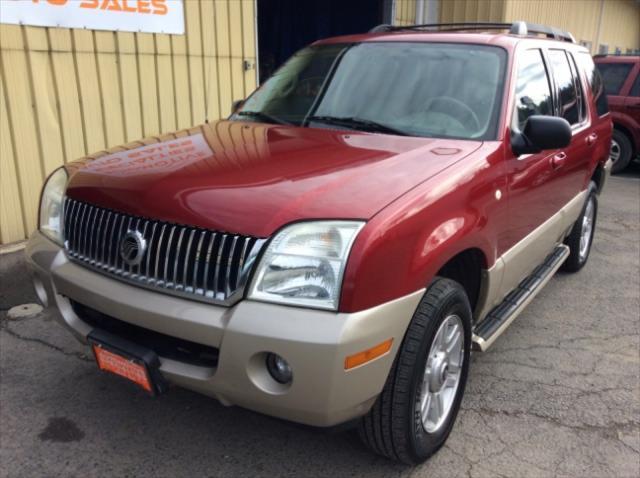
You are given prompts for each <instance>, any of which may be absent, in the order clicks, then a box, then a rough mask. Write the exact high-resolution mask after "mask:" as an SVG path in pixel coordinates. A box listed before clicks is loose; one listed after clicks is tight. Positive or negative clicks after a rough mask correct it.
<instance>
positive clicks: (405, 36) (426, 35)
mask: <svg viewBox="0 0 640 478" xmlns="http://www.w3.org/2000/svg"><path fill="white" fill-rule="evenodd" d="M532 39H533V40H547V41H552V42H557V43H561V44H563V45H567V42H559V41H558V40H554V39H550V38H542V37H521V36H517V35H512V34H508V33H488V32H482V33H480V32H474V33H469V32H464V33H461V32H418V31H396V32H381V33H361V34H357V35H344V36H338V37H331V38H326V39H323V40H318V41H317V42H315V43H314V45H320V44H330V43H362V42H451V43H478V44H493V45H500V46H511V47H513V46H515V45H516V44H517V43H519V42H520V41H522V40H532Z"/></svg>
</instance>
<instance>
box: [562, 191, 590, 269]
mask: <svg viewBox="0 0 640 478" xmlns="http://www.w3.org/2000/svg"><path fill="white" fill-rule="evenodd" d="M597 189H598V188H597V186H596V183H594V182H593V181H592V182H591V183H589V189H588V192H587V200H586V202H585V203H584V206H583V208H582V213H581V214H580V217H578V220H577V221H576V222H575V223H574V225H573V228H572V229H571V232H570V233H569V235H568V236H567V238H566V239H565V241H564V242H565V244H566V245H567V246H569V249H570V252H569V257H567V260H566V261H565V263H564V264H563V265H562V270H564V271H566V272H577V271H579V270H580V269H582V268H583V267H584V265H585V264H586V263H587V260H588V259H589V253H590V252H591V244H592V243H593V235H594V233H595V230H596V219H597V217H598V195H597V194H596V191H597Z"/></svg>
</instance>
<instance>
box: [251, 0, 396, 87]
mask: <svg viewBox="0 0 640 478" xmlns="http://www.w3.org/2000/svg"><path fill="white" fill-rule="evenodd" d="M257 3H258V65H259V70H258V71H259V75H260V78H259V81H260V83H262V82H263V81H264V80H265V79H266V78H268V77H269V76H270V75H271V74H272V73H273V72H274V71H275V70H276V69H277V68H278V67H279V66H280V65H282V63H284V62H285V61H286V60H287V59H288V58H289V57H290V56H291V55H292V54H293V53H295V52H296V51H298V50H299V49H300V48H302V47H304V46H306V45H308V44H309V43H312V42H314V41H316V40H318V39H320V38H326V37H331V36H337V35H348V34H353V33H365V32H367V31H369V30H370V29H371V28H373V27H375V26H376V25H380V24H381V23H391V12H392V3H393V2H392V0H304V1H301V0H258V2H257Z"/></svg>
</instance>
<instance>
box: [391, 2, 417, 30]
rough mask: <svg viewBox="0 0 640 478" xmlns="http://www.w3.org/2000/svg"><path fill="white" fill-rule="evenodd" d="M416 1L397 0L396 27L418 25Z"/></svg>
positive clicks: (395, 11) (394, 21)
mask: <svg viewBox="0 0 640 478" xmlns="http://www.w3.org/2000/svg"><path fill="white" fill-rule="evenodd" d="M415 19H416V0H395V4H394V15H393V24H394V25H400V26H404V25H413V24H415V23H416V21H415Z"/></svg>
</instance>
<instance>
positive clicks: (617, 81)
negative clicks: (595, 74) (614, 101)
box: [598, 63, 633, 95]
mask: <svg viewBox="0 0 640 478" xmlns="http://www.w3.org/2000/svg"><path fill="white" fill-rule="evenodd" d="M631 68H633V63H598V70H600V74H601V75H602V79H603V80H604V90H605V91H606V92H607V94H608V95H617V94H619V93H620V89H621V88H622V85H623V84H624V80H626V79H627V76H629V72H630V71H631Z"/></svg>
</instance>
